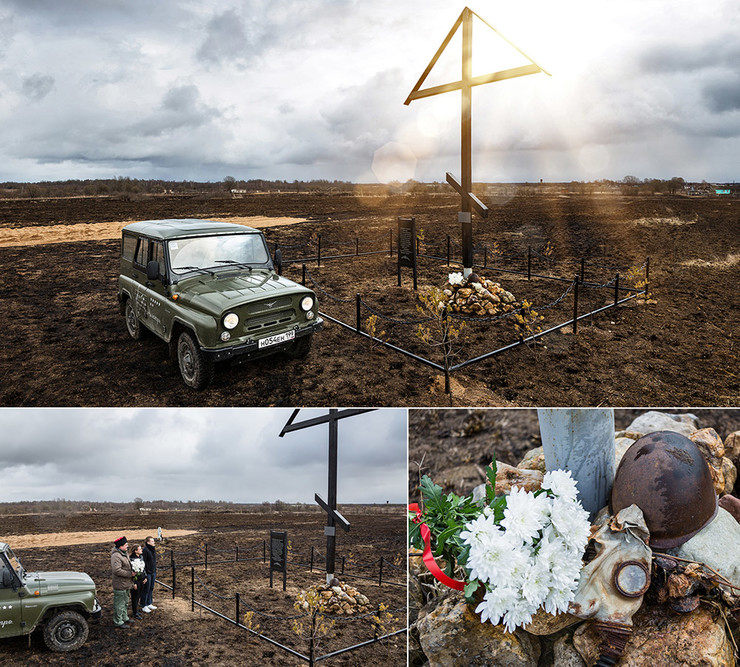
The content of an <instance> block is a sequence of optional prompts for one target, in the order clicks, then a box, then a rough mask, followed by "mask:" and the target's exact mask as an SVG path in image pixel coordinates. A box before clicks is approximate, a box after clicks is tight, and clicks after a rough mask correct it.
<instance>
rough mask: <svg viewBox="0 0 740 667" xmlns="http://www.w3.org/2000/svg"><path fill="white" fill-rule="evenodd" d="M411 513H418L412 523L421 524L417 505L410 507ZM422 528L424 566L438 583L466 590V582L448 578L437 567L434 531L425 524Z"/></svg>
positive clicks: (457, 589)
mask: <svg viewBox="0 0 740 667" xmlns="http://www.w3.org/2000/svg"><path fill="white" fill-rule="evenodd" d="M409 512H416V518H415V519H412V521H413V522H414V523H421V510H420V509H419V506H418V505H417V504H416V503H412V504H411V505H409ZM420 528H421V539H422V540H424V553H423V554H422V556H421V557H422V560H423V561H424V565H426V566H427V569H428V570H429V571H430V572H431V573H432V575H433V576H434V578H435V579H436V580H437V581H441V582H442V583H443V584H444V585H445V586H447V587H449V588H453V589H455V590H456V591H461V590H463V589H464V588H465V582H464V581H458V580H457V579H452V578H450V577H448V576H447V575H446V574H445V573H444V572H443V571H442V568H441V567H440V566H439V565H437V561H436V560H434V555H433V554H432V531H431V530H429V526H427V525H426V524H425V523H421V527H420Z"/></svg>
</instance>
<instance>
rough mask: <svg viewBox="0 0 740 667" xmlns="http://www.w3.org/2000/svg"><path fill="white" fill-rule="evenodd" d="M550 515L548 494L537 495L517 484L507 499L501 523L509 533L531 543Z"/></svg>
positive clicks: (526, 542)
mask: <svg viewBox="0 0 740 667" xmlns="http://www.w3.org/2000/svg"><path fill="white" fill-rule="evenodd" d="M549 516H550V504H549V502H548V498H547V496H546V495H544V494H543V495H540V496H535V495H534V494H533V493H529V492H528V491H525V490H524V489H522V488H519V487H517V486H514V487H512V489H511V493H510V494H509V495H508V497H507V499H506V509H505V510H504V518H503V520H502V521H501V525H502V526H503V527H504V528H505V529H506V532H507V534H508V533H510V534H511V535H512V536H514V537H517V538H519V539H520V540H522V542H524V543H525V544H531V543H532V540H533V539H534V538H535V537H536V536H537V534H538V533H539V531H540V530H541V529H542V528H544V526H545V524H546V523H547V520H548V518H549Z"/></svg>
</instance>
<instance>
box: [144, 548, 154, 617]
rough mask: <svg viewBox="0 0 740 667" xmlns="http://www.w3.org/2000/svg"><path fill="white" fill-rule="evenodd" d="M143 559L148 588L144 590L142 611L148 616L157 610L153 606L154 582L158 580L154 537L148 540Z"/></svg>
mask: <svg viewBox="0 0 740 667" xmlns="http://www.w3.org/2000/svg"><path fill="white" fill-rule="evenodd" d="M142 558H143V559H144V571H145V572H146V584H145V586H146V588H145V589H144V596H143V597H142V599H141V600H142V604H143V605H144V606H143V607H142V608H141V611H143V612H145V613H147V614H148V613H149V612H152V611H154V610H155V609H156V607H155V606H154V604H152V595H153V594H154V580H155V579H156V578H157V551H156V550H155V548H154V538H153V537H147V538H146V542H145V544H144V553H143V554H142Z"/></svg>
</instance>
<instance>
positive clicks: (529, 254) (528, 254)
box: [527, 245, 532, 280]
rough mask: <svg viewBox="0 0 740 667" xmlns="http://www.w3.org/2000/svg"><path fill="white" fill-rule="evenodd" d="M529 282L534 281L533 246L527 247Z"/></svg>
mask: <svg viewBox="0 0 740 667" xmlns="http://www.w3.org/2000/svg"><path fill="white" fill-rule="evenodd" d="M527 280H532V246H531V245H528V246H527Z"/></svg>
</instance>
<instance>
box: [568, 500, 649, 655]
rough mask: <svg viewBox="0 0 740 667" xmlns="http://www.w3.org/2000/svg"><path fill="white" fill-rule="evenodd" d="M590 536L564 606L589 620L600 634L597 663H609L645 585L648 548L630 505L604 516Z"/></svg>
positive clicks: (623, 639)
mask: <svg viewBox="0 0 740 667" xmlns="http://www.w3.org/2000/svg"><path fill="white" fill-rule="evenodd" d="M597 526H598V528H597V530H596V532H595V533H594V534H593V536H592V537H591V541H590V542H589V547H588V549H587V551H586V553H587V555H588V554H591V553H595V555H594V557H593V559H592V560H590V561H589V562H588V563H587V564H586V565H585V566H584V568H583V570H582V571H581V578H580V581H579V582H578V588H577V589H576V592H575V599H574V600H573V602H571V604H570V608H569V610H568V611H570V613H571V614H574V615H575V616H578V617H579V618H584V619H589V620H592V621H594V625H595V627H596V628H597V629H598V630H599V632H600V633H601V636H602V644H601V657H600V658H599V661H598V662H597V663H596V664H597V665H613V664H614V663H615V662H616V660H617V659H618V658H619V656H620V655H621V653H622V651H623V650H624V646H625V644H626V643H627V640H628V639H629V637H630V634H631V633H632V616H633V614H634V613H635V612H636V611H637V610H638V609H639V608H640V606H641V605H642V597H643V595H644V594H645V592H646V591H647V589H648V588H649V586H650V567H651V562H652V551H651V550H650V547H648V546H647V542H648V540H649V538H650V533H649V532H648V529H647V526H646V525H645V519H644V517H643V514H642V510H641V509H640V508H639V507H638V506H637V505H630V506H629V507H625V508H624V509H622V510H620V511H619V512H618V513H617V515H616V516H609V515H605V517H604V519H603V521H602V522H601V523H598V524H597Z"/></svg>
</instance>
